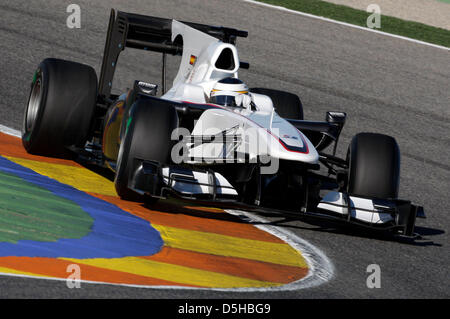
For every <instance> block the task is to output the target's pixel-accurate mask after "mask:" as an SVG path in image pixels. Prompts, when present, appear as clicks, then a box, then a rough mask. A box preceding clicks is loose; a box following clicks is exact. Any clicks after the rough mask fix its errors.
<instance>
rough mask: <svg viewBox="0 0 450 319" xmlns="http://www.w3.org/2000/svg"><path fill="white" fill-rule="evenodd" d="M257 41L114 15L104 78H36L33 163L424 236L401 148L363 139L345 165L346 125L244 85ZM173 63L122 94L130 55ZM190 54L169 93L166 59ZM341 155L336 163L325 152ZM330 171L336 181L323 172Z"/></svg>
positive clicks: (59, 70) (77, 67)
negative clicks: (243, 49)
mask: <svg viewBox="0 0 450 319" xmlns="http://www.w3.org/2000/svg"><path fill="white" fill-rule="evenodd" d="M237 37H247V32H246V31H240V30H236V29H232V28H226V27H215V26H209V25H203V24H197V23H191V22H179V21H176V20H170V19H164V18H156V17H150V16H143V15H138V14H131V13H125V12H117V14H116V13H115V11H114V10H112V11H111V17H110V22H109V28H108V34H107V38H106V45H105V51H104V56H103V63H102V67H101V74H100V79H99V81H97V76H96V73H95V71H94V69H93V68H92V67H89V66H87V65H84V64H80V63H75V62H70V61H65V60H59V59H45V60H44V61H42V63H41V64H40V65H39V67H38V69H37V71H36V72H35V74H34V77H33V81H32V86H31V93H30V97H29V101H28V105H27V107H26V111H25V116H24V122H23V135H22V141H23V145H24V147H25V149H26V150H27V151H28V152H30V153H33V154H40V155H45V156H61V155H64V154H66V153H67V152H68V151H70V153H71V154H76V156H77V158H78V160H84V161H88V162H91V163H96V164H97V165H100V166H103V167H108V168H110V169H111V170H112V171H113V172H114V174H115V178H114V182H115V187H116V190H117V193H118V195H119V196H120V197H121V198H123V199H127V200H141V199H145V200H146V201H148V202H150V203H151V202H154V201H156V200H158V199H165V198H167V197H168V196H170V195H173V196H178V197H181V198H184V199H188V200H194V201H198V202H202V203H203V204H204V203H205V202H206V203H208V204H210V205H214V206H216V207H223V208H235V209H236V208H237V209H245V210H250V211H256V212H280V213H283V214H291V215H292V214H293V215H295V216H298V217H302V216H308V217H318V218H329V219H333V220H339V221H345V222H348V223H352V224H358V225H361V226H365V227H368V228H371V229H381V230H385V231H390V232H392V233H394V234H396V235H400V236H407V237H411V236H414V225H415V220H416V217H417V216H418V217H424V213H423V209H422V207H420V206H416V205H412V204H411V202H410V201H405V200H400V199H398V198H397V197H398V188H399V179H400V152H399V147H398V145H397V143H396V141H395V139H394V138H392V137H390V136H386V135H382V134H375V133H359V134H357V135H356V136H354V137H353V139H352V141H351V144H350V146H349V148H348V153H347V157H346V159H341V158H338V157H336V156H335V153H336V145H337V143H338V139H339V135H340V133H341V130H342V128H343V126H344V122H345V120H346V114H345V113H342V112H327V113H326V120H325V121H323V122H313V121H306V120H304V119H303V109H302V104H301V102H300V99H299V98H298V96H297V95H295V94H291V93H287V92H283V91H278V90H274V89H265V88H253V89H249V88H248V87H247V85H246V84H245V83H243V82H242V81H241V80H240V79H239V78H238V70H239V69H240V68H243V69H247V68H249V64H248V63H246V62H241V61H240V60H239V57H238V53H237V50H236V46H235V44H236V38H237ZM125 48H134V49H142V50H149V51H156V52H160V53H162V79H161V86H162V94H160V95H159V97H158V93H157V90H158V86H157V85H156V84H152V83H147V82H144V81H135V83H134V86H133V88H132V89H130V90H128V92H126V93H123V94H122V95H114V94H112V93H111V92H112V81H113V76H114V71H115V68H116V66H117V60H118V57H119V54H120V52H122V51H123V50H124V49H125ZM167 54H171V55H181V63H180V66H179V70H178V73H177V75H176V77H175V79H174V81H173V85H172V87H171V88H170V89H169V90H166V55H167ZM331 146H333V147H334V149H333V151H332V154H327V153H325V152H324V150H325V149H326V148H328V147H331ZM323 170H325V171H326V173H322V174H321V173H320V171H323Z"/></svg>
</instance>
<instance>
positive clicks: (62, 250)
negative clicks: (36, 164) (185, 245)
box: [0, 156, 164, 259]
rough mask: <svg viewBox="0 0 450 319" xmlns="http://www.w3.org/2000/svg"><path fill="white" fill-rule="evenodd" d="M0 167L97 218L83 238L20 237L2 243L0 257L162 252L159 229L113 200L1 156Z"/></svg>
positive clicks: (79, 257)
mask: <svg viewBox="0 0 450 319" xmlns="http://www.w3.org/2000/svg"><path fill="white" fill-rule="evenodd" d="M0 170H2V171H4V172H6V173H10V174H14V175H16V176H19V177H21V178H22V179H24V180H26V181H28V182H30V183H33V184H35V185H37V186H39V187H43V188H45V189H47V190H49V191H51V192H52V193H53V194H55V195H57V196H61V197H63V198H65V199H68V200H71V201H73V202H75V203H77V204H78V205H79V206H80V207H81V208H82V209H83V210H84V211H85V212H87V213H88V214H89V215H90V216H91V217H92V218H93V219H94V223H93V226H92V229H91V232H90V233H89V234H88V235H86V236H84V237H82V238H80V239H63V238H62V239H59V240H58V241H56V242H39V241H32V240H19V241H18V242H17V243H15V244H14V243H5V242H3V243H1V242H0V257H5V256H18V257H21V256H27V257H52V258H56V257H67V258H77V259H84V258H120V257H126V256H149V255H153V254H155V253H157V252H159V251H160V250H161V248H162V246H163V244H164V242H163V240H162V238H161V236H160V234H159V232H158V231H157V230H156V229H154V228H153V227H151V225H150V223H149V222H148V221H146V220H144V219H142V218H139V217H137V216H134V215H132V214H130V213H128V212H126V211H124V210H122V209H120V208H118V207H117V206H115V205H113V204H111V203H108V202H106V201H104V200H101V199H99V198H96V197H93V196H91V195H88V194H86V193H84V192H82V191H79V190H77V189H75V188H74V187H72V186H69V185H65V184H62V183H60V182H58V181H56V180H53V179H51V178H49V177H46V176H43V175H40V174H38V173H36V172H34V171H32V170H31V169H28V168H26V167H23V166H20V165H18V164H16V163H13V162H11V161H9V160H7V159H6V158H4V157H1V156H0Z"/></svg>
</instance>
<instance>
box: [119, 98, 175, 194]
mask: <svg viewBox="0 0 450 319" xmlns="http://www.w3.org/2000/svg"><path fill="white" fill-rule="evenodd" d="M123 125H125V133H124V136H123V138H122V140H121V143H120V148H119V155H118V158H117V168H116V176H115V179H114V184H115V187H116V191H117V194H118V195H119V196H120V197H121V198H122V199H125V200H141V199H143V198H142V196H140V195H139V194H137V193H136V192H134V191H132V190H131V189H129V188H128V182H129V179H130V177H131V176H132V174H133V172H134V170H135V169H136V168H137V167H135V166H136V165H135V163H134V162H135V161H134V159H136V158H137V159H141V160H153V161H158V162H160V163H162V164H169V163H170V162H171V160H170V154H171V150H172V145H173V143H172V141H171V134H172V131H173V130H174V129H176V128H177V127H178V115H177V112H176V110H175V108H173V107H172V106H171V105H168V104H165V103H161V104H160V103H157V101H152V100H151V99H139V100H137V101H136V102H135V103H134V104H133V106H132V107H131V109H130V114H129V116H128V117H124V119H123V122H122V126H123Z"/></svg>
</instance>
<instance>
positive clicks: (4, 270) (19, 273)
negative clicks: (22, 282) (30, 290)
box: [0, 267, 48, 277]
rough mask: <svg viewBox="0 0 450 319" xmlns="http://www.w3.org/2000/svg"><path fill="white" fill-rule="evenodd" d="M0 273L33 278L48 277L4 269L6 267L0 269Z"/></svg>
mask: <svg viewBox="0 0 450 319" xmlns="http://www.w3.org/2000/svg"><path fill="white" fill-rule="evenodd" d="M0 273H5V274H15V275H24V276H33V277H48V276H44V275H38V274H33V273H31V272H25V271H19V270H15V269H12V268H6V267H0Z"/></svg>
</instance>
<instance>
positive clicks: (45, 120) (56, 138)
mask: <svg viewBox="0 0 450 319" xmlns="http://www.w3.org/2000/svg"><path fill="white" fill-rule="evenodd" d="M96 101H97V75H96V73H95V70H94V69H93V68H92V67H90V66H87V65H84V64H80V63H76V62H71V61H64V60H59V59H45V60H44V61H42V62H41V63H40V64H39V67H38V69H37V70H36V72H35V74H34V77H33V82H32V85H31V92H30V96H29V99H28V104H27V106H26V108H25V114H24V121H23V126H22V144H23V146H24V147H25V149H26V150H27V152H29V153H32V154H37V155H46V156H61V155H62V154H65V153H66V152H67V151H66V148H67V147H68V146H72V145H75V146H84V144H85V143H86V140H87V138H88V135H89V131H90V127H91V123H92V118H93V115H94V110H95V106H96Z"/></svg>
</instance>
